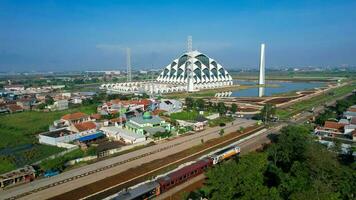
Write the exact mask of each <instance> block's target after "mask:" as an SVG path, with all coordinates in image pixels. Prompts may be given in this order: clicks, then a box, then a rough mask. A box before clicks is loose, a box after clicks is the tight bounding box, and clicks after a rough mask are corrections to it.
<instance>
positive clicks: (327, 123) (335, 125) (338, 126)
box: [324, 121, 345, 130]
mask: <svg viewBox="0 0 356 200" xmlns="http://www.w3.org/2000/svg"><path fill="white" fill-rule="evenodd" d="M344 126H345V124H339V123H338V122H334V121H325V124H324V128H329V129H336V130H340V129H343V128H344Z"/></svg>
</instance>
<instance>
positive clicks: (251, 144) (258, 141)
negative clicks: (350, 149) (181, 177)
mask: <svg viewBox="0 0 356 200" xmlns="http://www.w3.org/2000/svg"><path fill="white" fill-rule="evenodd" d="M349 95H351V94H347V95H345V96H342V97H339V98H336V99H334V100H333V101H330V102H328V103H326V106H332V105H335V103H336V101H337V100H340V99H344V98H345V97H347V96H349ZM324 110H325V106H324V105H320V106H317V107H315V109H314V112H313V113H312V112H308V111H304V112H301V113H300V114H299V115H297V116H296V117H295V118H294V119H291V120H290V121H288V122H285V123H280V124H278V125H277V126H275V127H272V128H270V129H268V130H267V131H265V132H264V133H262V134H259V135H257V136H255V137H253V138H251V139H250V140H246V141H243V142H241V143H240V144H239V145H240V147H241V154H246V153H248V152H251V151H254V150H256V149H258V148H259V147H261V145H262V144H265V143H268V142H270V140H269V138H268V137H267V136H268V135H269V134H271V133H277V132H278V131H279V130H280V129H281V128H282V127H284V126H286V125H287V124H301V123H304V122H305V121H306V120H308V118H310V117H312V116H313V115H315V114H319V113H321V112H323V111H324ZM204 178H205V176H204V175H201V176H198V177H196V178H194V179H192V180H189V181H187V182H185V183H184V184H182V185H179V186H177V187H175V188H173V189H172V190H169V191H167V192H166V193H164V194H162V195H160V196H159V197H158V198H157V200H161V199H169V197H170V196H172V195H174V194H176V193H178V192H180V191H182V190H183V189H184V188H186V187H188V186H189V185H192V184H194V183H196V182H198V181H201V180H202V179H204Z"/></svg>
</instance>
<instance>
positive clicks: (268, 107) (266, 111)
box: [259, 103, 276, 122]
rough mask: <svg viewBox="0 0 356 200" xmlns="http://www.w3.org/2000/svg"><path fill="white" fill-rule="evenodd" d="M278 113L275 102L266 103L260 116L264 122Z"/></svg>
mask: <svg viewBox="0 0 356 200" xmlns="http://www.w3.org/2000/svg"><path fill="white" fill-rule="evenodd" d="M275 114H276V106H275V105H273V104H269V103H267V104H265V105H264V106H263V108H262V110H261V112H260V114H259V118H260V119H261V120H262V121H264V122H269V121H271V118H272V117H274V116H275Z"/></svg>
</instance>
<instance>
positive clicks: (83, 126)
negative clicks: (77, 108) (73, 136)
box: [74, 121, 96, 132]
mask: <svg viewBox="0 0 356 200" xmlns="http://www.w3.org/2000/svg"><path fill="white" fill-rule="evenodd" d="M74 126H75V128H77V129H78V131H80V132H82V131H87V130H91V129H96V124H95V123H94V122H90V121H89V122H82V123H78V124H75V125H74Z"/></svg>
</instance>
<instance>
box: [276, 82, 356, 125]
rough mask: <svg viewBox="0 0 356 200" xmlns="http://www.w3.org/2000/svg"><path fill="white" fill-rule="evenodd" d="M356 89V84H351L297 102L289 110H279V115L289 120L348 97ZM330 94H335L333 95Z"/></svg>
mask: <svg viewBox="0 0 356 200" xmlns="http://www.w3.org/2000/svg"><path fill="white" fill-rule="evenodd" d="M354 89H356V85H355V83H351V84H348V85H345V86H342V87H340V88H335V89H332V90H330V91H329V92H327V93H324V94H321V95H318V96H316V97H313V98H310V99H308V100H305V101H301V102H297V103H295V104H293V105H291V106H290V107H288V108H287V109H285V108H283V109H277V115H278V116H279V118H280V119H287V118H289V117H291V116H293V115H295V114H297V113H299V112H301V111H304V110H309V109H311V108H313V107H315V106H319V105H323V104H324V103H326V102H328V101H331V100H333V99H335V98H338V97H341V96H343V95H346V94H347V93H350V92H352V91H353V90H354ZM330 93H333V94H332V95H331V94H330Z"/></svg>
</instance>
